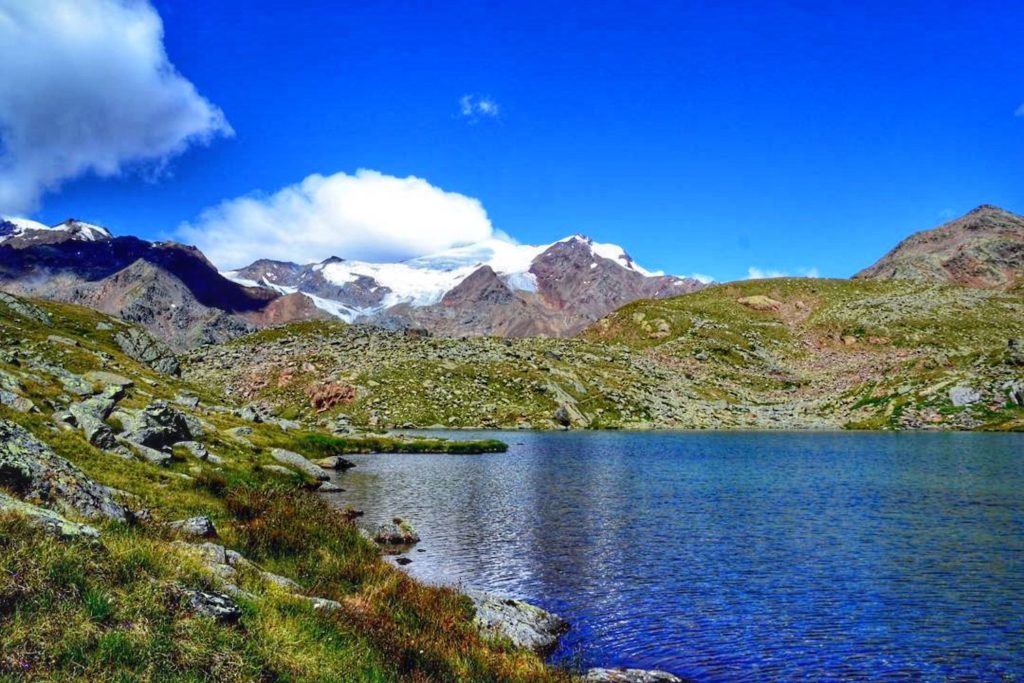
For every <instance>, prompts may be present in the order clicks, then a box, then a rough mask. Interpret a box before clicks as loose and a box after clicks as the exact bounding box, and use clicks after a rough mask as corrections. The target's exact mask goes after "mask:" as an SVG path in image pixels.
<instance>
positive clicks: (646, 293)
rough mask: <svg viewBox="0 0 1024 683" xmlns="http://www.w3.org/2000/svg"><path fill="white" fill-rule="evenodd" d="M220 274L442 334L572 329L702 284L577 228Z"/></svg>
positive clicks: (366, 317) (352, 315) (352, 317)
mask: <svg viewBox="0 0 1024 683" xmlns="http://www.w3.org/2000/svg"><path fill="white" fill-rule="evenodd" d="M224 275H225V277H227V278H229V279H231V280H234V281H235V282H237V283H239V284H242V285H246V286H253V287H265V288H268V289H272V290H274V291H277V292H279V293H282V294H291V293H295V292H302V293H304V294H306V295H308V296H309V297H310V298H311V299H312V300H313V301H314V303H315V304H316V305H317V307H318V308H320V309H321V310H323V311H326V312H328V313H330V314H331V315H334V316H336V317H339V318H341V319H343V320H346V321H349V322H373V323H377V324H387V325H391V326H398V327H408V326H416V327H425V328H427V329H429V330H432V331H435V332H440V333H448V334H481V333H482V334H516V335H519V334H570V333H573V332H575V331H578V330H579V329H582V328H583V327H585V326H586V325H587V324H589V323H590V322H593V321H594V320H596V319H598V318H600V317H601V316H603V315H605V314H607V313H609V312H611V311H612V310H614V309H615V308H617V307H619V306H622V305H623V304H626V303H629V302H630V301H633V300H636V299H639V298H651V297H663V296H673V295H676V294H683V293H686V292H691V291H694V290H696V289H699V288H700V287H701V286H702V283H700V282H698V281H697V280H693V279H690V278H678V277H672V276H666V275H663V274H661V273H654V272H650V271H647V270H645V269H643V268H641V267H640V266H639V265H637V264H636V263H634V262H633V259H632V258H630V256H629V254H627V253H626V251H625V250H624V249H622V247H620V246H618V245H615V244H602V243H599V242H594V241H593V240H591V239H590V238H588V237H585V236H583V235H573V236H571V237H566V238H564V239H561V240H558V241H557V242H554V243H552V244H547V245H539V246H535V245H524V244H515V243H513V242H510V241H506V240H500V239H490V240H486V241H484V242H480V243H476V244H471V245H467V246H462V247H456V248H453V249H449V250H446V251H443V252H440V253H438V254H433V255H430V256H424V257H420V258H416V259H412V260H408V261H403V262H399V263H369V262H365V261H348V260H344V259H340V258H337V257H332V258H329V259H327V260H326V261H323V262H321V263H315V264H307V265H298V264H294V263H288V262H282V261H269V260H261V261H257V262H255V263H253V264H251V265H249V266H247V267H245V268H242V269H240V270H236V271H231V272H227V273H224Z"/></svg>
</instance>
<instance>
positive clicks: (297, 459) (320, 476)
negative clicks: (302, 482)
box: [270, 448, 330, 481]
mask: <svg viewBox="0 0 1024 683" xmlns="http://www.w3.org/2000/svg"><path fill="white" fill-rule="evenodd" d="M270 456H271V457H272V458H273V459H274V460H276V461H278V462H279V463H281V464H282V465H288V466H289V467H294V468H295V469H297V470H299V471H300V472H302V473H303V474H305V475H306V476H308V477H310V478H312V479H315V480H316V481H327V480H328V479H330V475H329V474H327V473H326V472H324V471H323V469H321V468H320V467H318V466H317V465H315V464H313V463H312V462H310V461H309V460H307V459H306V458H304V457H303V456H301V455H299V454H298V453H293V452H292V451H286V450H284V449H283V448H274V449H271V451H270Z"/></svg>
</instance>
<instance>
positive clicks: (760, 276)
mask: <svg viewBox="0 0 1024 683" xmlns="http://www.w3.org/2000/svg"><path fill="white" fill-rule="evenodd" d="M777 277H821V275H820V274H819V273H818V269H817V268H797V270H796V272H795V273H786V272H784V271H781V270H771V269H761V268H758V267H757V266H750V267H749V268H747V279H748V280H768V279H771V278H777Z"/></svg>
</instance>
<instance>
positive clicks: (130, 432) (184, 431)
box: [119, 401, 202, 449]
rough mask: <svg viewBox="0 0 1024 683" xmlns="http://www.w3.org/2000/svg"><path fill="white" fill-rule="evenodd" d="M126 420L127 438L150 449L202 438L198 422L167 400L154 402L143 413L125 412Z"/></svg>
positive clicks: (141, 411) (125, 435)
mask: <svg viewBox="0 0 1024 683" xmlns="http://www.w3.org/2000/svg"><path fill="white" fill-rule="evenodd" d="M119 415H121V413H119ZM122 421H123V422H124V428H125V433H124V437H125V438H126V439H128V440H129V441H132V442H134V443H138V444H142V445H143V446H148V447H149V448H156V449H160V448H166V447H167V446H172V445H174V444H176V443H179V442H181V441H193V440H195V438H196V437H200V436H202V427H201V425H200V424H199V421H198V420H196V419H195V418H194V417H191V416H189V415H185V414H184V413H182V412H181V411H179V410H176V409H174V408H172V407H171V406H169V405H168V404H167V402H166V401H153V402H152V403H151V404H149V405H148V406H146V407H145V408H144V409H143V410H139V411H134V412H130V413H129V412H125V413H124V419H123V420H122Z"/></svg>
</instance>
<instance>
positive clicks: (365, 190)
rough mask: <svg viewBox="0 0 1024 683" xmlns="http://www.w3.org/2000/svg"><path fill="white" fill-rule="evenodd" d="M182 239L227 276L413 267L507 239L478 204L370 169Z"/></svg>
mask: <svg viewBox="0 0 1024 683" xmlns="http://www.w3.org/2000/svg"><path fill="white" fill-rule="evenodd" d="M179 233H180V235H181V237H182V238H183V239H185V240H186V241H189V242H193V243H195V244H196V245H197V246H199V248H200V249H202V250H203V252H204V253H206V255H207V256H209V257H210V259H211V260H212V261H213V262H214V263H216V264H217V265H218V266H219V267H222V268H237V267H240V266H244V265H248V264H249V263H251V262H252V261H255V260H256V259H258V258H271V259H277V260H282V261H294V262H297V263H313V262H318V261H322V260H323V259H325V258H327V257H328V256H331V255H336V256H340V257H342V258H346V259H360V260H368V261H393V260H405V259H409V258H414V257H416V256H423V255H426V254H431V253H436V252H438V251H442V250H444V249H448V248H449V247H454V246H460V245H465V244H471V243H474V242H479V241H481V240H485V239H488V238H490V237H498V238H502V239H507V238H506V237H505V236H504V235H503V234H502V233H500V232H497V231H495V229H494V227H493V226H492V225H491V221H490V219H488V217H487V212H486V211H484V208H483V206H482V205H481V204H480V202H479V201H478V200H476V199H473V198H472V197H467V196H465V195H461V194H458V193H456V192H446V191H444V190H442V189H440V188H438V187H435V186H433V185H431V184H430V183H428V182H427V181H426V180H423V179H422V178H417V177H415V176H409V177H407V178H396V177H394V176H389V175H384V174H382V173H379V172H377V171H370V170H366V169H360V170H359V171H356V173H355V174H354V175H348V174H346V173H336V174H334V175H331V176H322V175H319V174H314V175H311V176H308V177H307V178H306V179H305V180H303V181H302V182H300V183H297V184H295V185H289V186H288V187H285V188H283V189H281V190H278V191H277V192H275V193H273V194H271V195H252V196H245V197H239V198H236V199H230V200H227V201H225V202H222V203H221V204H219V205H217V206H214V207H211V208H209V209H206V210H205V211H203V212H202V213H201V214H200V216H199V218H198V220H196V221H195V222H193V223H189V224H184V225H183V226H181V228H180V229H179Z"/></svg>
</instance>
